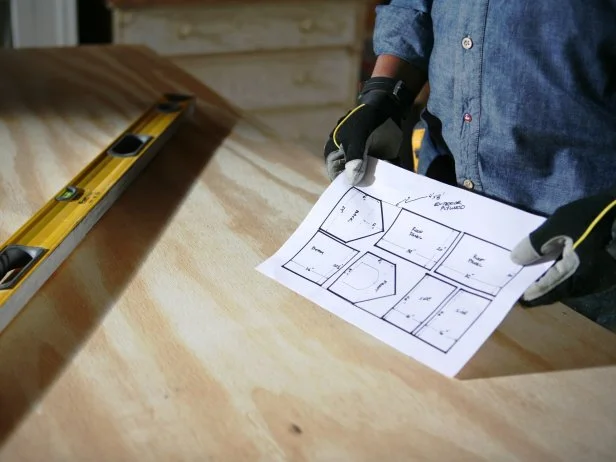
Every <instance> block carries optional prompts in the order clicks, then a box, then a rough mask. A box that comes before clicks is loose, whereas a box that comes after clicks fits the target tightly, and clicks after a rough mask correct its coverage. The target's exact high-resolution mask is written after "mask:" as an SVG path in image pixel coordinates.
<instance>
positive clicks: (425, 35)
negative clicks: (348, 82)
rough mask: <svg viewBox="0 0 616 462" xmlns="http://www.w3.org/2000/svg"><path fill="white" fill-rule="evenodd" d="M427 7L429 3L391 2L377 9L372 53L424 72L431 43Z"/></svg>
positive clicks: (414, 0) (424, 0)
mask: <svg viewBox="0 0 616 462" xmlns="http://www.w3.org/2000/svg"><path fill="white" fill-rule="evenodd" d="M431 7H432V0H391V1H390V2H389V4H387V5H379V6H377V7H376V10H375V11H376V20H375V25H374V35H373V47H374V53H375V54H376V55H377V56H378V55H382V54H389V55H394V56H397V57H399V58H401V59H403V60H405V61H408V62H409V63H411V64H412V65H414V66H416V67H418V68H420V69H422V70H424V71H427V70H428V61H429V58H430V53H431V51H432V45H433V43H434V39H433V36H432V19H431V17H430V9H431Z"/></svg>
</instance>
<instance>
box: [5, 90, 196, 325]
mask: <svg viewBox="0 0 616 462" xmlns="http://www.w3.org/2000/svg"><path fill="white" fill-rule="evenodd" d="M194 103H195V101H194V98H193V97H192V96H187V95H179V94H168V95H164V97H161V99H160V100H158V101H156V103H155V104H154V105H152V107H150V108H149V109H148V110H147V111H146V112H145V113H143V114H142V115H141V117H139V118H138V119H137V120H136V121H135V122H134V123H133V124H132V125H130V126H129V127H128V128H127V129H126V130H125V131H124V132H123V133H122V134H121V135H120V136H119V137H118V138H116V139H115V140H114V141H113V142H112V143H111V144H110V145H109V147H108V148H107V149H105V150H104V151H103V152H102V153H100V154H99V155H98V156H97V157H96V158H94V160H93V161H92V162H90V164H89V165H87V166H86V167H85V168H84V169H83V170H82V171H81V172H79V173H78V174H77V176H75V178H73V179H72V180H71V181H70V182H69V183H68V184H67V185H66V186H65V187H63V188H62V190H60V191H59V192H58V194H57V195H55V196H54V197H53V198H52V199H50V200H49V201H48V202H47V203H46V204H45V205H44V206H43V207H42V208H41V209H40V210H39V211H38V212H37V213H36V214H35V215H34V216H32V218H30V220H28V221H27V222H26V223H25V224H24V225H23V226H22V227H21V228H20V229H19V230H17V232H15V234H13V235H12V236H11V237H10V238H9V239H8V240H7V241H6V242H5V243H4V244H3V245H2V247H1V248H0V332H2V331H3V330H4V329H5V327H6V326H7V325H8V324H9V323H10V322H11V321H12V320H13V319H14V318H15V317H16V316H17V315H18V314H19V312H20V311H21V310H22V308H23V307H24V305H25V304H26V303H27V302H28V301H29V300H30V299H31V298H32V296H33V295H34V294H35V293H36V292H37V291H38V290H39V289H40V287H41V286H42V285H43V284H44V283H45V282H46V281H47V279H48V278H49V277H50V276H51V275H52V274H53V273H54V272H55V271H56V269H57V268H58V267H59V266H60V264H62V262H63V261H64V260H65V259H66V258H67V257H68V255H69V254H70V253H71V252H72V251H73V250H74V249H75V247H76V246H77V245H78V244H79V243H80V242H81V240H82V239H83V238H84V237H85V235H86V234H87V233H88V231H90V229H91V228H92V226H94V224H95V223H96V222H97V221H98V220H99V219H100V218H101V216H102V215H103V214H104V213H105V212H106V211H107V210H108V209H109V207H111V205H112V204H113V203H114V202H115V201H116V200H117V199H118V197H119V196H120V195H121V194H122V192H123V191H124V190H125V189H126V188H127V187H128V185H129V184H130V183H131V182H132V181H133V180H134V179H135V177H136V176H137V175H138V174H139V172H140V171H141V170H143V168H144V167H145V166H146V165H147V164H148V163H149V162H150V161H151V160H152V158H153V157H154V156H155V155H156V154H157V152H158V151H159V150H160V148H161V146H162V145H163V144H164V143H165V142H166V141H167V140H168V139H169V137H170V136H171V135H172V134H173V133H174V132H175V130H176V129H177V126H178V124H179V123H180V122H181V121H182V119H183V118H184V117H185V116H187V115H190V114H191V113H192V110H193V108H194Z"/></svg>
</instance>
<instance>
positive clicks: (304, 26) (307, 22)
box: [299, 18, 315, 33]
mask: <svg viewBox="0 0 616 462" xmlns="http://www.w3.org/2000/svg"><path fill="white" fill-rule="evenodd" d="M314 29H315V27H314V20H313V19H312V18H306V19H304V20H303V21H301V22H300V23H299V30H300V31H301V32H304V33H307V32H312V31H314Z"/></svg>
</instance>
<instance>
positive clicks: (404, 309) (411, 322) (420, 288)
mask: <svg viewBox="0 0 616 462" xmlns="http://www.w3.org/2000/svg"><path fill="white" fill-rule="evenodd" d="M454 290H456V286H454V285H453V284H450V283H448V282H445V281H441V280H440V279H437V278H435V277H434V276H431V275H429V274H426V275H425V276H424V277H423V278H422V279H421V281H419V282H418V283H417V285H415V287H413V288H412V289H411V290H410V291H409V292H408V294H406V295H405V296H404V297H403V298H402V300H400V301H399V302H398V303H397V304H396V305H394V307H393V308H392V309H391V310H390V311H389V312H388V313H387V314H386V315H385V316H384V317H383V319H385V320H386V321H387V322H389V323H391V324H393V325H395V326H396V327H399V328H400V329H402V330H405V331H406V332H408V333H411V332H413V331H414V330H415V329H416V328H417V327H419V326H420V325H421V323H422V322H424V321H425V320H426V319H428V318H429V317H430V315H431V314H432V313H434V311H435V310H436V309H437V308H438V307H439V306H440V305H441V304H442V303H443V302H444V301H445V300H446V299H447V298H448V297H449V296H450V295H451V294H452V293H453V292H454Z"/></svg>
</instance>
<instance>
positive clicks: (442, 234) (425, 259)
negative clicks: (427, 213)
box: [375, 210, 460, 270]
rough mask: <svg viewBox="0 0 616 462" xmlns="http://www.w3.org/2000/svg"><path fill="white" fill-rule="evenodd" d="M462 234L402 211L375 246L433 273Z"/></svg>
mask: <svg viewBox="0 0 616 462" xmlns="http://www.w3.org/2000/svg"><path fill="white" fill-rule="evenodd" d="M459 234H460V233H459V232H458V231H456V230H454V229H451V228H449V227H447V226H445V225H443V224H441V223H437V222H436V221H432V220H430V219H428V218H424V217H422V216H420V215H417V214H415V213H413V212H409V211H408V210H401V211H400V214H399V215H398V218H396V221H394V224H393V225H392V226H391V228H389V229H388V230H387V232H386V233H385V234H384V235H383V237H381V239H379V241H378V242H377V243H376V244H375V245H376V246H377V247H379V248H381V249H383V250H386V251H388V252H391V253H393V254H396V255H398V256H399V257H400V258H404V259H405V260H408V261H410V262H412V263H415V264H417V265H419V266H422V267H424V268H426V269H428V270H431V269H432V268H434V266H435V265H436V263H437V262H438V261H439V260H440V259H441V257H442V256H443V255H444V254H445V253H446V252H447V250H449V248H450V247H451V245H452V244H453V243H454V242H455V240H456V238H457V237H458V235H459Z"/></svg>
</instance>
